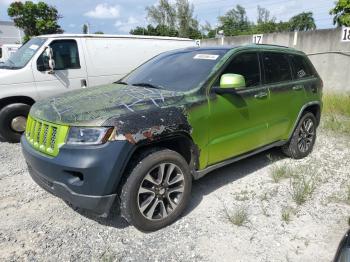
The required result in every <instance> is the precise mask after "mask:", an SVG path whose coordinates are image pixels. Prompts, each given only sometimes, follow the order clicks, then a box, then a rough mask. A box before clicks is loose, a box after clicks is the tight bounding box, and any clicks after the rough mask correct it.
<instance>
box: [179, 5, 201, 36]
mask: <svg viewBox="0 0 350 262" xmlns="http://www.w3.org/2000/svg"><path fill="white" fill-rule="evenodd" d="M193 11H194V6H193V4H192V5H190V3H189V1H188V0H177V1H176V17H177V23H178V30H179V36H180V37H189V38H200V37H201V33H200V31H199V29H198V27H199V23H198V20H197V19H195V18H193Z"/></svg>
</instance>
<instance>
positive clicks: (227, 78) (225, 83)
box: [213, 74, 246, 95]
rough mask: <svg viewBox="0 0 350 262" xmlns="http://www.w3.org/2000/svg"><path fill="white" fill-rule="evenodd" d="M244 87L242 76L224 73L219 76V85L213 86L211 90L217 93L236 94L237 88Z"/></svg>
mask: <svg viewBox="0 0 350 262" xmlns="http://www.w3.org/2000/svg"><path fill="white" fill-rule="evenodd" d="M244 87H246V83H245V79H244V76H242V75H237V74H224V75H222V76H221V78H220V87H214V88H213V91H214V92H215V93H217V94H218V95H224V94H231V95H235V94H237V91H236V89H237V88H244Z"/></svg>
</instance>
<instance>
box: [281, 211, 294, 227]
mask: <svg viewBox="0 0 350 262" xmlns="http://www.w3.org/2000/svg"><path fill="white" fill-rule="evenodd" d="M291 215H292V210H291V209H290V208H283V209H282V213H281V217H282V220H283V221H284V222H286V223H287V224H288V223H289V222H290V220H291Z"/></svg>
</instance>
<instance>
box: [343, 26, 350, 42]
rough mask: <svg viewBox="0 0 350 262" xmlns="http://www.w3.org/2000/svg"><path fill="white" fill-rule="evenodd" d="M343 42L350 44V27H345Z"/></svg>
mask: <svg viewBox="0 0 350 262" xmlns="http://www.w3.org/2000/svg"><path fill="white" fill-rule="evenodd" d="M341 32H342V34H341V41H342V42H350V27H343V29H342V30H341Z"/></svg>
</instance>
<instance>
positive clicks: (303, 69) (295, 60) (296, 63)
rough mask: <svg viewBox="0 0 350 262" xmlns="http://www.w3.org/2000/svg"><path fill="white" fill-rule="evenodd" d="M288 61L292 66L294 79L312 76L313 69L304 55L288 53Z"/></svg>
mask: <svg viewBox="0 0 350 262" xmlns="http://www.w3.org/2000/svg"><path fill="white" fill-rule="evenodd" d="M290 61H291V64H292V67H293V77H294V79H302V78H306V77H310V76H313V70H312V68H311V66H310V64H309V62H308V61H307V60H306V58H305V57H303V56H299V55H290Z"/></svg>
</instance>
